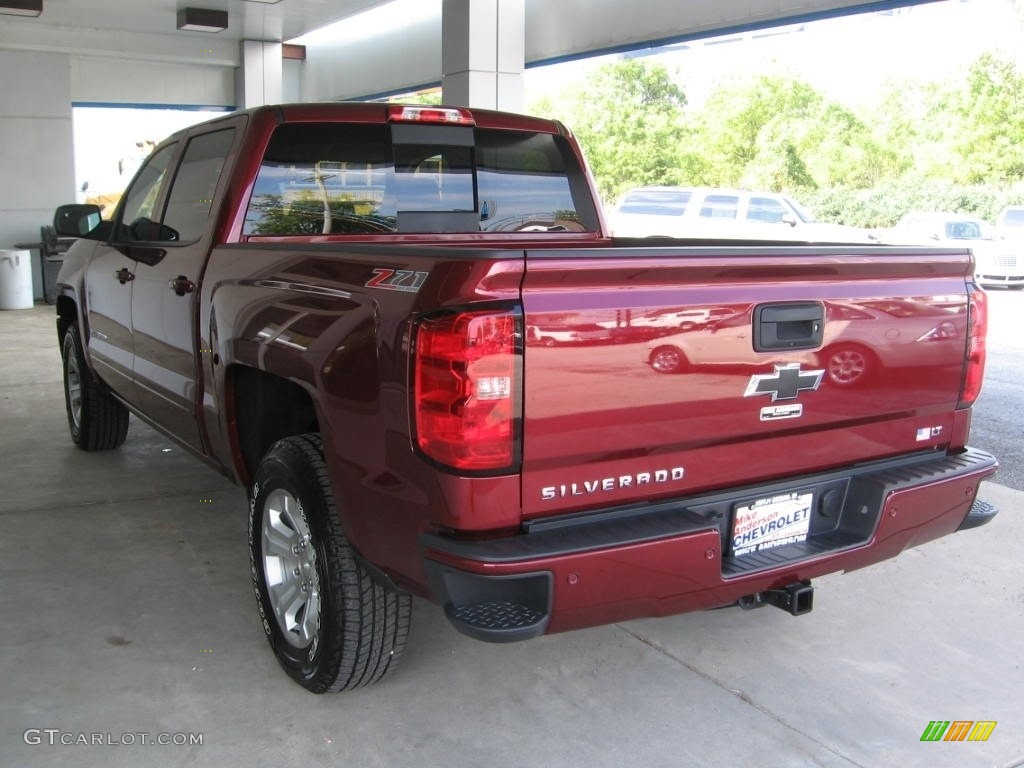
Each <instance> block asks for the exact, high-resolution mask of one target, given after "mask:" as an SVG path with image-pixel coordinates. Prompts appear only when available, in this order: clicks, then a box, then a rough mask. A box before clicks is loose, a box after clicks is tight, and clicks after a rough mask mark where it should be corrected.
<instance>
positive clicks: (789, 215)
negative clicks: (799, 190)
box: [780, 213, 796, 227]
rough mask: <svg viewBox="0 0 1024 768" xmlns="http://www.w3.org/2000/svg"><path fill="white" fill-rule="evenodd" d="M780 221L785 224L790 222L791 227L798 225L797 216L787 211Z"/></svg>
mask: <svg viewBox="0 0 1024 768" xmlns="http://www.w3.org/2000/svg"><path fill="white" fill-rule="evenodd" d="M780 221H781V222H782V223H783V224H789V226H791V227H795V226H796V216H794V215H793V214H792V213H785V214H783V215H782V218H781V219H780Z"/></svg>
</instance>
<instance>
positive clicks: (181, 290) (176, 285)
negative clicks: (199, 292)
mask: <svg viewBox="0 0 1024 768" xmlns="http://www.w3.org/2000/svg"><path fill="white" fill-rule="evenodd" d="M167 287H168V288H170V289H171V290H172V291H174V292H175V293H176V294H177V295H178V296H184V295H185V294H186V293H192V291H194V290H195V289H196V284H195V283H193V282H192V281H191V280H189V279H188V278H187V277H185V276H184V275H178V276H177V277H176V278H174V279H173V280H170V281H168V283H167Z"/></svg>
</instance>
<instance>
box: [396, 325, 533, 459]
mask: <svg viewBox="0 0 1024 768" xmlns="http://www.w3.org/2000/svg"><path fill="white" fill-rule="evenodd" d="M521 340H522V320H521V316H520V315H519V314H518V313H517V312H514V311H505V310H501V311H496V310H485V311H474V312H459V313H453V314H445V315H439V316H435V317H429V318H425V319H423V320H422V321H420V323H419V325H418V326H417V328H416V335H415V339H414V345H415V347H414V348H415V352H414V355H415V358H414V362H413V371H414V372H413V393H412V399H413V402H412V406H413V412H414V414H415V416H414V421H415V429H416V435H415V440H416V445H417V446H418V447H419V449H420V451H422V452H423V453H424V454H425V455H426V456H428V457H429V458H431V459H433V460H434V461H437V462H439V463H441V464H443V465H445V466H448V467H451V468H453V469H456V470H467V471H490V472H493V471H499V470H509V471H512V470H513V469H514V468H515V466H516V465H517V464H518V460H519V457H518V443H519V440H518V433H519V421H520V419H519V409H520V392H521V389H522V370H523V367H522V341H521Z"/></svg>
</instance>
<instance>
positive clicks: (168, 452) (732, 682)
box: [0, 307, 1024, 768]
mask: <svg viewBox="0 0 1024 768" xmlns="http://www.w3.org/2000/svg"><path fill="white" fill-rule="evenodd" d="M0 387H2V388H0V465H2V466H3V467H4V473H3V477H4V480H3V486H4V492H3V494H0V525H2V527H3V535H2V536H0V579H2V581H0V583H2V584H3V590H2V591H0V612H2V613H0V615H3V617H4V618H5V620H6V626H5V631H4V632H3V633H0V681H2V683H0V766H19V765H25V766H29V765H30V766H64V765H75V766H82V767H84V768H89V767H91V766H137V765H140V764H143V765H160V766H243V765H244V766H253V767H255V766H275V768H276V767H277V766H281V765H301V764H304V763H339V764H345V765H349V766H359V767H360V768H363V767H364V766H367V767H369V766H388V767H389V768H390V767H396V766H406V765H410V766H412V765H415V766H440V765H444V766H451V767H452V768H461V767H462V766H466V767H467V768H470V767H471V768H480V766H487V767H488V768H493V767H498V766H510V767H513V766H514V767H516V768H519V767H520V766H545V768H558V767H560V766H567V767H568V766H588V768H589V767H591V766H593V767H594V768H600V767H603V766H616V768H619V767H620V766H624V765H628V766H645V767H646V766H673V767H674V766H720V765H721V766H725V765H728V766H747V765H749V766H772V767H779V768H781V767H783V766H794V767H796V766H800V767H803V766H865V767H867V766H872V767H873V766H886V767H888V766H897V765H898V766H928V767H929V768H931V767H932V766H949V767H950V768H954V767H955V768H964V767H965V766H995V768H1008V767H1009V766H1021V765H1024V702H1022V698H1021V693H1022V690H1024V669H1022V664H1024V661H1022V658H1021V657H1022V654H1021V637H1024V578H1022V570H1021V565H1020V555H1019V552H1020V542H1021V541H1022V540H1024V519H1022V516H1021V509H1022V502H1024V493H1022V492H1020V491H1015V490H1012V489H1010V488H1007V487H1004V486H1001V485H999V484H997V483H987V484H985V486H984V487H983V494H982V495H983V497H984V498H986V499H987V500H989V501H992V502H994V503H996V504H997V505H998V506H999V507H1000V508H1001V510H1002V512H1001V514H1000V515H999V517H998V518H997V519H996V520H995V521H994V522H993V523H992V524H991V525H989V526H986V527H984V528H980V529H977V530H974V531H968V532H964V533H962V534H958V535H954V536H950V537H947V538H945V539H942V540H940V541H937V542H932V543H930V544H926V545H924V546H922V547H920V548H917V549H913V550H910V551H908V552H905V553H904V554H903V555H902V556H901V557H899V558H898V559H896V560H893V561H889V562H887V563H883V564H881V565H878V566H874V567H873V568H869V569H866V570H863V571H857V572H853V573H849V574H845V575H834V576H830V577H826V578H823V579H820V580H818V581H816V582H815V586H816V587H817V589H816V593H815V608H814V611H813V612H812V613H810V614H809V615H806V616H801V617H799V618H793V617H791V616H788V615H787V614H785V613H783V612H782V611H778V610H774V609H772V608H763V609H760V610H756V611H750V612H744V611H740V610H738V609H725V610H719V611H709V612H705V613H697V614H689V615H684V616H675V617H669V618H664V619H649V620H642V621H633V622H628V623H624V624H619V625H615V626H609V627H601V628H597V629H592V630H584V631H580V632H574V633H568V634H564V635H554V636H549V637H543V638H540V639H537V640H531V641H528V642H525V643H517V644H511V645H488V644H484V643H479V642H475V641H473V640H470V639H467V638H465V637H463V636H462V635H460V634H458V633H457V632H455V631H454V630H453V629H452V628H451V627H450V626H449V625H448V624H447V622H446V621H445V620H444V618H443V617H442V616H441V614H440V612H439V611H438V610H437V609H436V608H434V607H433V606H431V605H429V604H427V603H426V602H424V601H417V602H416V603H415V609H414V626H413V634H412V638H411V640H410V649H409V651H408V653H407V654H406V657H405V658H404V659H403V663H402V665H401V666H400V667H399V668H398V669H397V670H396V672H395V674H394V675H393V676H391V677H390V678H388V679H387V680H385V681H384V682H383V683H381V684H379V685H377V686H375V687H373V688H369V689H365V690H362V691H357V692H354V693H347V694H342V695H338V696H313V695H311V694H307V693H306V692H305V691H303V690H302V689H300V688H299V687H298V686H296V685H295V684H294V683H292V682H291V681H290V680H288V679H287V678H286V677H285V675H284V674H283V673H282V672H280V671H279V669H278V667H277V664H276V662H275V661H274V660H273V658H272V656H271V654H270V653H269V651H268V648H267V646H266V642H265V641H264V639H263V634H262V631H261V629H260V627H259V625H258V622H257V620H256V611H255V601H254V598H253V595H252V589H251V586H250V583H249V575H248V555H247V547H246V540H245V538H246V532H245V501H244V496H243V494H242V492H241V490H239V489H238V488H235V487H234V486H232V485H231V484H230V483H228V482H227V481H226V480H224V479H222V478H221V477H220V476H219V475H217V474H215V473H214V472H212V471H211V470H209V469H207V468H206V467H204V466H203V465H201V464H199V463H198V462H197V461H195V460H194V459H192V458H190V457H188V456H186V455H184V454H183V453H182V452H181V451H180V450H179V449H178V448H176V447H175V446H173V445H172V444H171V443H169V442H168V441H166V440H165V439H164V438H162V437H161V436H159V435H158V434H156V433H155V432H153V431H152V430H150V429H148V428H147V427H145V426H144V425H142V424H141V423H140V422H139V421H138V420H133V422H132V427H131V431H130V432H129V438H128V442H127V443H126V445H125V446H124V448H122V449H121V450H120V451H116V452H113V453H109V454H102V455H87V454H85V453H83V452H81V451H78V450H77V449H75V448H74V447H73V446H72V445H71V444H70V441H69V440H68V439H67V436H66V425H65V419H64V408H63V401H62V394H61V387H60V374H59V358H58V354H57V348H56V341H55V334H54V332H53V323H52V308H49V307H39V308H36V309H35V310H26V311H19V312H3V313H0ZM997 479H998V477H997ZM935 720H939V721H958V720H959V721H995V722H996V726H995V728H994V730H993V731H992V733H991V735H990V737H989V739H988V741H985V742H966V741H965V742H922V741H921V737H922V734H923V733H924V731H925V729H926V728H927V727H928V725H929V723H930V722H931V721H935ZM143 734H145V735H144V736H143ZM161 736H163V738H162V740H164V741H170V742H172V743H170V744H167V745H159V744H156V745H151V742H153V741H156V740H158V739H160V738H161ZM83 740H84V741H86V742H97V743H88V744H82V743H80V742H81V741H83ZM199 740H201V742H202V743H201V744H198V743H194V742H196V741H199ZM51 741H52V742H53V743H52V744H51V743H50V742H51ZM62 741H65V742H67V741H72V742H79V743H72V744H62V743H61V742H62ZM183 741H184V742H185V743H175V742H183ZM129 742H132V743H129ZM188 742H193V743H191V744H190V743H188Z"/></svg>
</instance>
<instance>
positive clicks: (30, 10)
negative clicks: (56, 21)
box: [0, 0, 43, 16]
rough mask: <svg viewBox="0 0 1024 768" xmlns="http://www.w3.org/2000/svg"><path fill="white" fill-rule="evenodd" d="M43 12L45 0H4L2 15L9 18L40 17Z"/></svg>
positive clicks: (0, 7) (1, 7) (0, 8)
mask: <svg viewBox="0 0 1024 768" xmlns="http://www.w3.org/2000/svg"><path fill="white" fill-rule="evenodd" d="M42 12H43V0H2V2H0V13H3V14H6V15H8V16H38V15H39V14H41V13H42Z"/></svg>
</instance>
